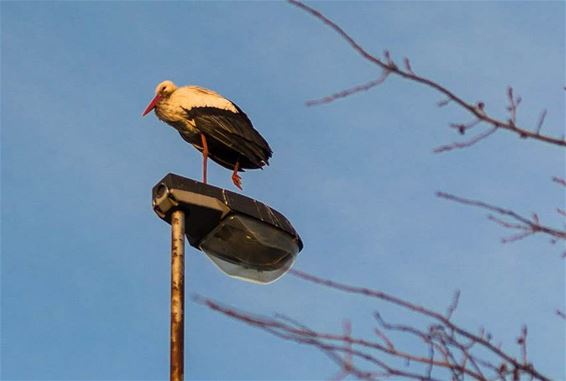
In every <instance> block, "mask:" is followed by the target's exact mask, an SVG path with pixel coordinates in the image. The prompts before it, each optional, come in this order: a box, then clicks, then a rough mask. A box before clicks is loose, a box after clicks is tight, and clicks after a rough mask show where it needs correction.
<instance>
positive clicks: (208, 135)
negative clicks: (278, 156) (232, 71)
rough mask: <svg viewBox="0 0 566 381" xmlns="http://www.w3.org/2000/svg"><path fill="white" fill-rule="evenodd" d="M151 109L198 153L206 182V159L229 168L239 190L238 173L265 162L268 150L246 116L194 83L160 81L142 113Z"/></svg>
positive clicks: (229, 102)
mask: <svg viewBox="0 0 566 381" xmlns="http://www.w3.org/2000/svg"><path fill="white" fill-rule="evenodd" d="M153 109H155V114H156V115H157V117H158V118H159V119H161V120H162V121H164V122H166V123H167V124H169V125H170V126H171V127H173V128H175V129H176V130H177V131H179V134H181V137H182V138H183V139H184V140H185V141H187V142H188V143H190V144H192V145H193V146H194V147H195V148H196V149H198V150H199V151H201V152H202V156H203V162H202V176H203V182H204V183H205V184H206V169H207V158H208V157H210V158H211V159H212V160H214V161H215V162H217V163H218V164H220V165H221V166H223V167H225V168H228V169H231V170H233V172H232V181H233V182H234V185H235V186H236V187H238V188H239V189H240V190H241V189H242V179H241V178H240V176H239V175H238V172H243V171H244V170H245V169H257V168H262V167H263V166H265V165H268V164H269V163H268V161H269V158H270V157H271V154H272V151H271V148H270V147H269V144H267V142H266V141H265V139H264V138H263V137H262V136H261V135H260V134H259V132H257V131H256V130H255V129H254V127H253V125H252V122H251V121H250V120H249V119H248V117H247V115H246V114H244V112H243V111H242V110H241V109H240V108H239V107H238V106H236V104H234V103H233V102H231V101H230V100H228V99H226V98H224V97H223V96H222V95H220V94H218V93H216V92H214V91H212V90H208V89H204V88H202V87H198V86H183V87H177V86H175V84H174V83H173V82H171V81H163V82H161V83H160V84H159V85H157V88H156V89H155V97H154V98H153V100H152V101H151V102H150V103H149V105H148V106H147V108H146V109H145V111H144V112H143V116H145V115H146V114H148V113H149V112H150V111H151V110H153Z"/></svg>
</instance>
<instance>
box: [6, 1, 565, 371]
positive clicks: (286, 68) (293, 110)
mask: <svg viewBox="0 0 566 381" xmlns="http://www.w3.org/2000/svg"><path fill="white" fill-rule="evenodd" d="M314 4H315V6H316V7H318V8H319V9H320V10H322V11H323V12H325V14H326V15H328V16H329V17H331V18H332V19H334V20H335V21H337V22H338V23H339V24H340V25H341V26H342V27H344V29H346V30H347V31H349V32H350V33H351V35H352V36H353V37H355V38H356V39H358V41H359V42H360V43H361V44H362V45H364V46H365V47H366V48H367V49H368V50H369V51H371V52H374V53H376V54H379V53H381V52H382V51H383V50H384V49H389V50H390V51H391V52H392V55H393V57H394V58H396V59H401V58H402V57H404V56H408V57H410V58H411V62H412V64H413V69H414V70H415V71H416V72H418V73H420V74H423V75H425V76H427V77H430V78H432V79H435V80H438V81H439V82H441V83H443V84H445V85H446V86H448V87H449V88H451V89H453V90H454V91H455V92H457V93H458V94H460V95H462V96H463V97H465V98H466V99H469V100H472V101H473V100H480V99H481V100H483V101H484V102H485V103H486V105H487V108H488V110H489V111H493V112H494V113H495V114H496V115H498V116H501V117H503V116H504V115H505V112H504V107H505V89H506V87H507V86H508V85H513V87H514V88H515V89H516V91H517V92H518V93H520V94H521V95H522V96H523V103H522V105H521V108H520V110H519V120H520V121H521V122H522V123H524V125H527V126H534V125H536V120H537V117H538V115H539V112H540V110H542V109H543V108H548V110H549V113H548V116H547V119H546V127H545V129H544V131H546V132H547V133H549V134H555V135H560V134H562V133H563V132H564V120H565V112H564V105H565V102H564V91H563V90H562V86H564V83H565V82H566V81H565V78H564V75H565V62H564V61H565V58H564V57H565V49H564V17H565V6H564V3H563V2H355V3H345V2H332V3H331V2H318V3H314ZM0 6H1V28H2V29H1V32H2V33H1V37H2V49H1V53H2V57H1V64H2V68H1V70H2V71H1V75H2V77H1V81H2V91H1V107H2V109H1V121H2V132H1V133H2V135H1V144H2V145H1V149H2V152H1V155H2V156H1V159H2V177H1V180H2V258H1V259H2V261H1V289H2V301H1V302H2V303H1V310H2V321H1V323H2V324H1V328H2V329H1V351H2V353H1V360H2V363H1V365H2V367H1V370H2V373H1V377H2V379H5V380H87V379H88V380H158V379H166V378H167V377H168V366H169V363H168V340H169V336H168V335H169V260H170V258H169V226H168V225H167V224H165V223H163V222H162V221H161V220H160V219H158V218H157V217H156V215H155V214H154V213H153V211H152V210H151V199H150V190H151V187H152V186H153V185H154V184H155V183H156V182H157V181H158V180H159V179H160V178H161V177H163V176H164V175H165V174H166V173H168V172H174V173H177V174H180V175H184V176H188V177H193V178H197V179H198V178H200V168H201V167H200V165H201V164H200V163H201V158H200V155H199V154H198V152H197V151H196V150H194V149H193V148H192V147H190V146H188V145H187V144H186V143H184V142H183V141H182V140H181V139H180V138H179V136H178V135H177V134H176V133H175V131H174V130H172V129H171V128H169V127H167V126H166V125H165V124H163V123H161V122H159V121H158V120H157V119H156V118H155V117H154V116H153V115H150V116H148V117H146V118H143V119H142V118H141V117H140V115H141V112H142V111H143V109H144V108H145V106H146V105H147V103H148V102H149V100H150V99H151V98H152V96H153V91H154V88H155V85H156V84H157V83H158V82H160V81H162V80H164V79H171V80H173V81H175V82H176V83H177V84H179V85H183V84H197V85H201V86H204V87H208V88H211V89H214V90H216V91H218V92H220V93H222V94H223V95H225V96H227V97H229V98H230V99H232V100H234V101H235V102H236V103H238V104H239V106H240V107H241V108H243V109H244V110H245V111H246V113H247V114H248V116H249V117H250V118H251V119H252V121H253V122H254V125H255V126H256V128H257V129H258V130H259V131H261V133H262V134H263V135H264V136H265V137H266V139H267V140H268V141H269V142H270V145H271V146H272V148H273V150H274V157H273V160H272V164H271V166H270V167H269V168H267V169H266V170H264V171H255V172H247V173H245V174H244V176H243V180H244V190H245V194H246V195H248V196H251V197H255V198H258V199H260V200H262V201H264V202H266V203H268V204H270V205H271V206H273V207H274V208H276V209H278V210H279V211H281V212H283V213H284V214H285V215H286V216H287V217H289V219H290V220H291V221H292V222H293V224H294V225H295V227H296V228H297V230H298V231H299V232H300V234H301V236H302V238H303V241H304V243H305V249H304V250H303V252H302V253H301V254H300V256H299V257H298V260H297V263H296V267H297V268H298V269H301V270H304V271H308V272H312V273H314V274H318V275H321V276H324V277H328V278H332V279H335V280H339V281H343V282H347V283H352V284H357V285H365V286H367V287H373V288H378V289H381V290H384V291H387V292H391V293H393V294H395V295H397V296H400V297H404V298H407V299H409V300H412V301H415V302H417V303H421V304H423V305H426V306H428V307H431V308H436V309H439V310H441V311H444V310H445V308H446V306H447V305H448V304H449V302H450V299H451V295H452V293H453V291H454V290H455V289H461V291H462V297H461V304H460V307H459V309H458V310H457V312H456V314H455V316H454V318H455V321H456V322H457V323H459V324H461V325H463V326H465V327H467V328H470V329H471V330H475V329H479V327H480V326H483V327H486V328H487V329H488V330H489V331H491V332H493V334H494V335H495V337H496V340H498V341H501V342H502V343H503V345H504V348H506V349H508V350H509V351H510V352H513V353H517V352H515V350H516V348H515V344H514V338H515V337H516V336H517V335H518V333H519V330H520V327H521V325H523V324H527V325H528V326H529V355H530V358H531V360H532V361H533V362H534V363H535V364H536V365H537V366H538V367H539V369H541V370H542V371H544V372H545V373H546V374H548V375H549V376H551V377H552V378H553V379H564V377H565V376H564V372H565V369H564V358H565V331H564V323H563V321H561V320H560V319H559V318H557V317H556V316H555V315H554V310H555V309H557V308H561V309H563V310H564V308H565V306H564V304H565V301H564V298H565V293H564V279H565V277H564V275H565V274H564V271H565V269H564V263H565V262H564V260H561V259H560V252H561V250H562V249H563V247H558V246H553V245H550V244H549V243H548V240H547V239H545V238H542V237H533V238H529V239H526V240H524V241H521V242H517V243H514V244H507V245H502V244H501V243H500V242H499V239H500V238H501V237H502V236H505V235H506V234H507V232H506V231H504V230H502V229H500V228H498V227H496V226H494V225H493V224H491V223H490V222H489V221H487V220H486V219H485V213H483V212H482V211H480V210H474V209H471V208H466V207H463V206H460V205H456V204H452V203H449V202H447V201H443V200H439V199H437V198H435V197H434V192H435V191H437V190H443V191H447V192H452V193H455V194H458V195H461V196H466V197H470V198H476V199H482V200H484V201H486V202H491V203H494V204H498V205H501V206H505V207H510V208H514V209H515V210H517V211H518V212H522V213H524V214H529V213H531V212H534V211H536V212H538V213H539V214H540V216H541V218H542V219H543V221H546V222H547V223H548V224H550V225H556V226H559V227H560V226H561V224H562V223H563V222H562V221H561V220H560V218H559V216H557V215H556V213H555V212H554V210H555V208H556V207H560V206H561V205H563V202H564V198H563V197H564V195H563V191H562V189H560V188H559V187H558V186H556V185H555V184H552V183H551V181H550V178H551V177H552V176H555V175H563V174H564V155H563V151H562V150H561V149H559V148H556V147H553V146H549V145H545V144H542V143H537V142H533V141H523V140H520V139H518V138H517V137H515V136H513V135H510V134H507V133H505V132H500V133H497V134H495V135H494V136H492V137H491V138H490V139H488V140H486V141H484V142H483V143H481V144H478V145H477V146H475V147H473V148H469V149H466V150H460V151H457V152H452V153H445V154H442V155H438V154H433V153H432V150H433V148H434V147H436V146H439V145H442V144H445V143H448V142H451V141H454V139H457V138H458V137H457V136H455V135H454V134H453V132H452V131H450V130H449V128H447V125H448V124H449V123H451V122H461V121H468V120H469V117H468V116H467V115H465V114H464V113H463V112H462V111H461V110H459V109H457V108H456V107H453V106H448V107H445V108H443V109H438V108H437V107H436V106H435V103H436V102H437V101H439V100H441V99H442V98H441V97H440V96H439V95H437V94H435V93H434V92H432V91H431V90H429V89H426V88H423V87H420V86H417V85H414V84H412V83H408V82H406V81H403V80H401V79H397V78H390V79H388V80H387V82H386V83H385V84H383V85H382V86H380V87H378V88H376V89H374V90H372V91H371V92H369V93H366V94H360V95H356V96H352V97H350V98H347V99H344V100H341V101H339V102H336V103H333V104H330V105H325V106H320V107H313V108H308V107H305V106H304V101H305V100H307V99H311V98H316V97H319V96H323V95H327V94H329V93H332V92H334V91H336V90H340V89H342V88H345V87H349V86H351V85H354V84H358V83H361V82H365V81H366V80H369V79H372V78H375V77H377V76H378V75H379V73H378V72H376V69H375V67H373V66H371V65H369V64H368V63H367V62H365V61H363V60H362V59H361V58H360V57H358V56H357V55H356V54H355V53H354V52H353V51H352V50H351V49H350V48H349V47H348V46H347V45H346V44H345V43H344V41H342V40H341V39H339V38H338V36H337V35H336V34H334V33H333V32H332V31H330V30H329V29H328V28H326V27H325V26H323V25H322V24H321V23H320V22H318V21H317V20H315V19H313V18H312V17H310V16H308V15H307V14H305V13H303V12H301V11H300V10H298V9H296V8H295V7H292V6H290V5H288V4H286V3H283V2H166V3H164V2H2V3H1V5H0ZM209 181H210V182H211V183H213V184H215V185H218V186H222V187H227V188H228V189H232V188H233V186H232V185H231V182H230V176H229V172H228V171H226V170H225V169H223V168H220V167H219V166H217V165H215V164H213V163H212V164H211V165H210V167H209ZM186 287H187V293H189V294H190V293H199V294H201V295H205V296H209V297H211V298H214V299H216V300H219V301H221V302H223V303H226V304H229V305H232V306H236V307H240V308H244V309H247V310H249V311H253V312H256V313H265V314H271V313H273V312H281V313H284V314H286V315H288V316H291V317H293V318H295V319H297V320H300V321H302V322H304V323H305V324H308V325H309V326H311V327H313V328H316V329H320V330H326V331H334V332H340V331H341V324H342V320H343V319H344V318H349V319H351V320H352V323H353V333H354V335H358V336H364V335H371V332H372V326H373V322H372V318H371V314H372V311H374V310H375V309H379V310H380V311H382V312H383V314H384V315H385V317H389V318H391V319H394V320H395V321H404V322H408V323H414V321H413V320H412V318H411V317H410V316H407V315H406V314H403V313H402V312H400V311H399V310H397V309H394V308H391V307H389V306H387V305H382V304H379V303H375V302H371V303H369V302H368V301H365V300H363V299H359V298H352V297H349V296H344V295H341V294H338V293H336V292H333V291H331V290H326V289H322V288H320V287H316V286H314V285H311V284H307V283H305V282H302V281H300V280H298V279H295V278H293V277H285V278H283V279H281V280H280V281H278V282H276V283H275V284H272V285H269V286H258V285H254V284H248V283H244V282H241V281H237V280H234V279H230V278H227V277H225V276H224V275H223V274H222V273H220V272H219V271H218V270H217V269H216V268H215V267H214V266H213V265H212V264H211V263H210V262H209V261H208V259H206V257H205V256H203V255H201V254H200V253H199V252H196V251H194V250H192V249H191V250H189V252H188V254H187V261H186ZM186 310H187V321H186V324H187V326H186V336H187V338H186V344H187V348H186V356H187V357H186V369H187V374H186V379H188V380H189V379H190V380H205V379H207V380H221V379H222V380H236V379H238V380H243V379H246V380H267V379H274V380H275V379H277V380H305V379H309V380H319V379H328V378H329V377H331V376H332V375H333V374H335V372H336V369H335V366H334V364H332V363H331V362H330V361H329V360H328V359H327V358H326V357H325V356H324V355H323V354H321V353H319V352H317V351H316V350H315V349H311V348H306V347H301V346H298V345H296V344H293V343H287V342H282V341H280V340H279V339H276V338H274V337H272V336H269V335H268V334H265V333H263V332H259V331H257V330H255V329H252V328H249V327H247V326H244V325H242V324H240V323H239V322H236V321H232V320H230V319H228V318H226V317H224V316H220V315H218V314H216V313H214V312H212V311H210V310H207V309H206V308H205V307H203V306H200V305H197V304H194V303H191V302H187V306H186ZM407 345H409V348H410V349H411V348H412V347H410V345H411V344H410V343H408V344H407ZM412 349H414V350H416V349H415V348H412Z"/></svg>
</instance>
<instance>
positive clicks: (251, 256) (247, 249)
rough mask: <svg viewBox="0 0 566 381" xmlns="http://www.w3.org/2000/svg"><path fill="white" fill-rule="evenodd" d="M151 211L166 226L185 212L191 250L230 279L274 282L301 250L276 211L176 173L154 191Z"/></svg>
mask: <svg viewBox="0 0 566 381" xmlns="http://www.w3.org/2000/svg"><path fill="white" fill-rule="evenodd" d="M153 209H154V210H155V212H156V213H157V215H158V216H159V217H160V218H161V219H163V220H165V221H167V222H168V223H171V216H172V212H173V211H174V210H182V211H184V212H185V214H186V216H187V217H186V222H185V232H186V235H187V238H188V240H189V243H190V244H191V246H193V247H195V248H197V249H199V250H202V251H203V252H204V253H205V254H206V255H207V256H208V258H210V259H211V260H212V262H213V263H214V264H215V265H217V266H218V268H219V269H220V270H222V271H223V272H224V273H226V274H228V275H229V276H231V277H234V278H239V279H243V280H246V281H250V282H254V283H261V284H266V283H271V282H274V281H275V280H277V279H279V278H280V277H281V276H283V275H284V274H285V273H286V272H287V271H288V270H289V269H290V268H291V266H292V265H293V262H294V261H295V257H296V256H297V254H298V253H299V251H300V250H301V249H302V248H303V243H302V241H301V238H300V237H299V235H298V234H297V232H296V231H295V229H294V228H293V226H292V225H291V223H290V222H289V221H288V220H287V219H286V218H285V217H284V216H283V215H282V214H281V213H279V212H278V211H276V210H275V209H272V208H270V207H269V206H267V205H265V204H263V203H261V202H259V201H257V200H254V199H251V198H248V197H245V196H242V195H240V194H238V193H234V192H230V191H227V190H225V189H221V188H217V187H214V186H212V185H208V184H203V183H201V182H198V181H195V180H192V179H187V178H184V177H181V176H177V175H175V174H168V175H167V176H165V177H164V178H163V179H162V180H161V181H159V183H157V184H156V185H155V187H154V188H153Z"/></svg>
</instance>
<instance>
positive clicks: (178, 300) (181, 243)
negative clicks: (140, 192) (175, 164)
mask: <svg viewBox="0 0 566 381" xmlns="http://www.w3.org/2000/svg"><path fill="white" fill-rule="evenodd" d="M184 327H185V212H184V211H182V210H175V211H173V213H172V216H171V347H170V356H171V364H170V380H171V381H183V373H184V333H185V329H184Z"/></svg>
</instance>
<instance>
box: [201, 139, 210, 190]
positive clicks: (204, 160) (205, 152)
mask: <svg viewBox="0 0 566 381" xmlns="http://www.w3.org/2000/svg"><path fill="white" fill-rule="evenodd" d="M200 140H201V142H202V182H203V183H205V184H206V183H207V182H206V167H207V160H208V144H206V136H204V134H200Z"/></svg>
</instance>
